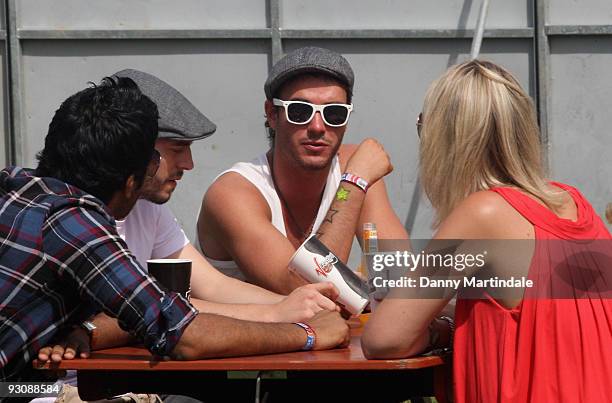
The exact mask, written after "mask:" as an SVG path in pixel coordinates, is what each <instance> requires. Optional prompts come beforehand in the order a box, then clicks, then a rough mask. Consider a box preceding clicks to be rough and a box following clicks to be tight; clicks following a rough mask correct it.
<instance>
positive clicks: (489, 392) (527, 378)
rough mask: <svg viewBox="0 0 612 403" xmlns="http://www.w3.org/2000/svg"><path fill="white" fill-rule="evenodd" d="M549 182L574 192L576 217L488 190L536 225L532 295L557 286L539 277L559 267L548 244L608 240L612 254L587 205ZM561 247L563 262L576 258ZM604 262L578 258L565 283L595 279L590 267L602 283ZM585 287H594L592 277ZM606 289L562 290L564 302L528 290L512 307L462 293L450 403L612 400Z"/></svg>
mask: <svg viewBox="0 0 612 403" xmlns="http://www.w3.org/2000/svg"><path fill="white" fill-rule="evenodd" d="M554 185H556V186H558V187H560V188H562V189H565V190H567V191H568V192H569V193H570V194H571V196H572V197H573V199H574V201H575V203H576V206H577V210H578V219H577V221H575V222H574V221H571V220H567V219H563V218H559V217H558V216H556V215H555V214H554V213H552V212H551V211H550V210H548V209H547V208H546V207H544V206H542V205H541V204H539V203H537V202H536V201H535V200H533V199H531V198H530V197H528V196H526V195H525V194H523V193H521V192H519V191H517V190H516V189H511V188H496V189H493V191H494V192H496V193H498V194H499V195H501V196H502V197H503V198H504V199H505V200H506V201H507V202H508V203H509V204H510V205H512V207H514V208H515V209H516V210H517V211H518V212H519V213H520V214H521V215H522V216H523V217H525V218H526V219H527V220H528V221H529V222H531V223H532V224H533V226H534V229H535V239H536V247H535V250H536V252H534V259H533V260H532V263H531V265H530V267H529V278H530V279H533V280H534V290H530V292H535V293H537V292H539V291H542V290H539V291H538V287H539V288H540V289H541V288H546V287H551V288H552V287H554V282H551V281H548V282H547V281H542V280H543V279H548V280H550V278H551V273H552V271H553V267H554V270H556V269H557V268H558V266H555V265H554V264H552V263H550V259H547V258H546V253H550V250H547V248H549V246H550V245H561V244H571V245H579V246H580V245H584V244H585V243H588V242H585V241H586V240H594V239H597V240H605V241H597V242H599V244H600V245H601V244H602V243H605V244H606V245H607V247H608V253H607V256H608V257H609V256H611V255H612V253H610V252H609V251H610V245H612V242H610V241H609V240H610V239H612V236H611V235H610V232H609V231H608V230H607V229H606V227H605V225H604V224H603V222H602V221H601V219H600V218H599V217H598V216H597V214H596V213H595V211H594V210H593V208H592V207H591V205H590V204H589V202H588V201H587V200H586V199H585V198H584V197H583V196H582V195H581V194H580V192H578V190H576V189H574V188H572V187H570V186H567V185H563V184H560V183H554ZM540 240H546V241H545V242H539V241H540ZM550 240H557V241H553V242H550ZM559 240H566V241H559ZM568 240H569V241H568ZM563 248H564V253H565V254H566V256H568V257H567V258H566V259H565V260H566V261H567V260H572V259H573V257H574V256H575V255H573V254H572V252H571V251H568V250H566V249H567V246H564V247H563ZM555 253H557V254H558V253H559V251H558V250H557V251H555ZM536 254H538V255H539V258H538V259H536ZM543 256H544V258H542V257H543ZM585 260H589V259H585ZM601 261H602V260H601V259H600V260H599V263H600V264H597V263H593V262H590V261H588V262H581V264H580V265H578V267H580V270H578V271H576V270H575V271H573V272H571V273H572V275H573V276H574V277H572V279H571V281H570V283H572V284H578V286H577V288H581V287H580V286H581V285H583V284H582V283H581V282H584V281H585V277H586V278H587V279H588V278H590V277H589V276H592V274H593V271H592V270H595V271H596V272H598V273H604V276H603V278H604V281H603V282H605V281H609V280H610V278H611V275H610V273H612V264H610V265H608V264H601ZM610 262H611V261H610V260H609V259H608V263H610ZM589 265H590V266H589ZM592 266H594V267H592ZM585 267H586V269H585ZM574 268H575V267H574ZM606 273H607V274H606ZM538 280H540V281H538ZM600 280H601V279H600ZM600 283H601V281H598V285H601V284H600ZM551 284H553V285H552V286H551ZM566 285H567V283H566ZM588 285H589V286H592V282H591V283H589V284H588ZM611 289H612V283H608V284H607V288H605V287H602V288H600V289H597V290H596V291H593V287H590V288H589V291H588V295H586V294H585V293H582V294H581V295H578V294H576V295H577V296H578V297H570V298H567V295H565V297H564V298H563V299H560V298H554V299H553V298H528V294H527V292H526V293H525V297H524V298H523V300H522V302H521V303H520V304H519V305H518V306H517V307H515V308H513V309H507V308H505V307H503V306H502V305H500V304H499V303H497V302H496V301H495V300H494V299H493V298H491V297H490V296H489V295H487V294H486V293H485V294H484V295H485V298H483V299H461V298H459V299H458V300H457V307H456V313H455V320H456V323H457V330H456V334H455V342H454V358H453V359H454V361H453V366H454V382H455V401H456V402H459V403H461V402H467V403H474V402H513V403H514V402H521V403H522V402H566V401H576V402H604V401H610V399H612V397H611V396H612V299H611V298H612V294H611ZM549 291H550V290H549ZM532 295H533V294H532Z"/></svg>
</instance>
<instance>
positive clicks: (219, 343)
mask: <svg viewBox="0 0 612 403" xmlns="http://www.w3.org/2000/svg"><path fill="white" fill-rule="evenodd" d="M305 343H306V333H305V332H304V330H303V329H301V328H299V327H298V326H296V325H294V324H284V323H257V322H246V321H240V320H237V319H233V318H228V317H224V316H219V315H214V314H199V315H198V316H197V317H196V319H194V320H193V321H192V322H191V323H190V324H189V326H188V327H187V328H186V329H185V332H184V333H183V336H182V337H181V340H180V341H179V344H178V345H177V346H176V347H175V349H174V351H173V353H172V357H173V358H175V359H182V360H194V359H203V358H213V357H230V356H231V357H237V356H244V355H252V354H273V353H281V352H287V351H296V350H299V349H300V348H302V347H303V346H304V345H305Z"/></svg>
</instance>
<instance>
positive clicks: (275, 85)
mask: <svg viewBox="0 0 612 403" xmlns="http://www.w3.org/2000/svg"><path fill="white" fill-rule="evenodd" d="M303 73H322V74H327V75H330V76H332V77H334V78H335V79H337V80H339V81H340V82H342V83H344V84H346V85H347V87H348V92H349V96H350V95H352V93H353V83H354V82H355V75H354V74H353V69H352V68H351V65H350V64H349V62H348V61H347V60H346V59H345V58H344V57H342V55H341V54H339V53H336V52H334V51H332V50H329V49H324V48H317V47H314V46H309V47H305V48H299V49H296V50H294V51H293V52H291V53H288V54H287V55H285V57H283V58H282V59H280V60H279V61H278V62H276V64H275V65H274V66H272V70H271V71H270V74H269V75H268V79H267V80H266V83H265V84H264V91H265V93H266V97H267V98H268V99H270V100H271V99H272V98H273V96H274V94H275V93H276V91H277V90H278V89H279V88H280V86H281V85H282V84H283V83H284V82H285V81H287V80H288V79H290V78H292V77H294V76H296V75H298V74H303Z"/></svg>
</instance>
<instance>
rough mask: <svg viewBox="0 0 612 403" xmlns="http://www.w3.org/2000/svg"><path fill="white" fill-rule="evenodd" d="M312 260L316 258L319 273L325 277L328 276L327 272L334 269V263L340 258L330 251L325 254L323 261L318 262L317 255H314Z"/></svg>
mask: <svg viewBox="0 0 612 403" xmlns="http://www.w3.org/2000/svg"><path fill="white" fill-rule="evenodd" d="M312 260H314V262H315V265H316V266H317V268H316V269H315V270H316V272H317V274H318V275H320V276H325V277H327V273H329V272H330V271H332V268H333V267H334V265H335V264H336V263H338V258H337V257H336V256H334V254H333V253H331V252H330V253H329V255H327V256H325V258H324V259H323V261H322V262H321V263H319V262H317V258H316V257H314V258H313V259H312Z"/></svg>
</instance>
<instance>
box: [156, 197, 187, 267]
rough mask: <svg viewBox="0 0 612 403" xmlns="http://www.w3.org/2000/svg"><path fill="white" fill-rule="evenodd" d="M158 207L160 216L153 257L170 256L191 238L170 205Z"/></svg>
mask: <svg viewBox="0 0 612 403" xmlns="http://www.w3.org/2000/svg"><path fill="white" fill-rule="evenodd" d="M158 207H159V216H158V217H157V218H158V221H157V226H156V231H155V234H156V236H155V242H154V244H153V250H152V251H151V259H160V258H164V257H166V256H169V255H171V254H173V253H174V252H176V251H177V250H179V249H182V248H183V247H185V245H187V244H188V243H189V239H188V238H187V236H186V235H185V232H184V231H183V229H182V228H181V226H180V225H179V223H178V221H177V220H176V217H175V216H174V214H172V211H170V209H169V208H168V206H166V205H162V206H158Z"/></svg>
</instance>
